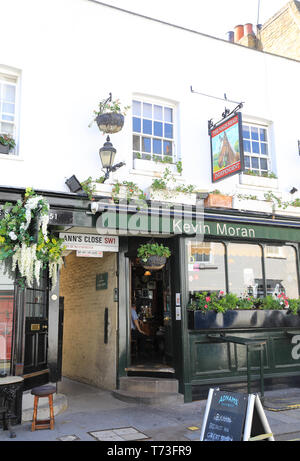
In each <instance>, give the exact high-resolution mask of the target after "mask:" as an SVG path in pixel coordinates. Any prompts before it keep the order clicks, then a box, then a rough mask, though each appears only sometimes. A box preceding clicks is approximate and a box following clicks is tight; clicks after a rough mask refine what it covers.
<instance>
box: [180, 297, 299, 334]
mask: <svg viewBox="0 0 300 461" xmlns="http://www.w3.org/2000/svg"><path fill="white" fill-rule="evenodd" d="M299 310H300V299H289V298H288V297H287V296H285V294H284V293H280V294H278V296H270V295H269V296H266V297H264V298H254V297H253V296H245V297H240V298H239V297H238V296H236V295H235V294H233V293H227V294H225V293H224V292H222V291H220V292H218V293H215V292H201V293H197V294H195V296H194V299H193V300H192V301H191V302H190V303H189V304H188V306H187V312H188V328H189V329H190V330H201V329H206V328H209V329H222V328H232V329H233V328H282V327H290V328H291V327H297V328H298V327H300V315H299Z"/></svg>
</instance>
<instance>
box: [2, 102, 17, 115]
mask: <svg viewBox="0 0 300 461" xmlns="http://www.w3.org/2000/svg"><path fill="white" fill-rule="evenodd" d="M2 110H3V112H8V113H9V114H14V113H15V105H14V104H12V103H10V102H4V103H3V104H2Z"/></svg>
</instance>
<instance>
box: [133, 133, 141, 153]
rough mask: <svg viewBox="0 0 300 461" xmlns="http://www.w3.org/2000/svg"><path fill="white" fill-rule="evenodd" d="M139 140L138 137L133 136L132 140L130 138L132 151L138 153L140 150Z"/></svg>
mask: <svg viewBox="0 0 300 461" xmlns="http://www.w3.org/2000/svg"><path fill="white" fill-rule="evenodd" d="M140 139H141V138H140V137H139V136H133V138H132V145H133V150H136V151H138V152H139V151H140V150H141V143H140Z"/></svg>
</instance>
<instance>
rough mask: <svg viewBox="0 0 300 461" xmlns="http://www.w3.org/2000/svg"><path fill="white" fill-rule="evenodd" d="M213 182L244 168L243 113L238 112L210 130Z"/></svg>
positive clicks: (239, 171)
mask: <svg viewBox="0 0 300 461" xmlns="http://www.w3.org/2000/svg"><path fill="white" fill-rule="evenodd" d="M210 150H211V170H212V182H217V181H220V180H222V179H225V178H228V177H229V176H233V175H234V174H237V173H241V172H242V171H243V170H244V148H243V133H242V114H241V112H238V113H236V114H235V115H233V116H232V117H230V118H228V119H227V120H225V121H224V122H221V123H220V124H219V125H217V126H215V127H214V128H212V129H211V130H210Z"/></svg>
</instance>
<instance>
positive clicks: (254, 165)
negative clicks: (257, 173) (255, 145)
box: [251, 157, 258, 169]
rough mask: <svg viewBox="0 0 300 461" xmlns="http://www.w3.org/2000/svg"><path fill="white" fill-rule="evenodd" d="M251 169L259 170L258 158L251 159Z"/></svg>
mask: <svg viewBox="0 0 300 461" xmlns="http://www.w3.org/2000/svg"><path fill="white" fill-rule="evenodd" d="M251 168H256V169H258V158H257V157H252V158H251Z"/></svg>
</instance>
